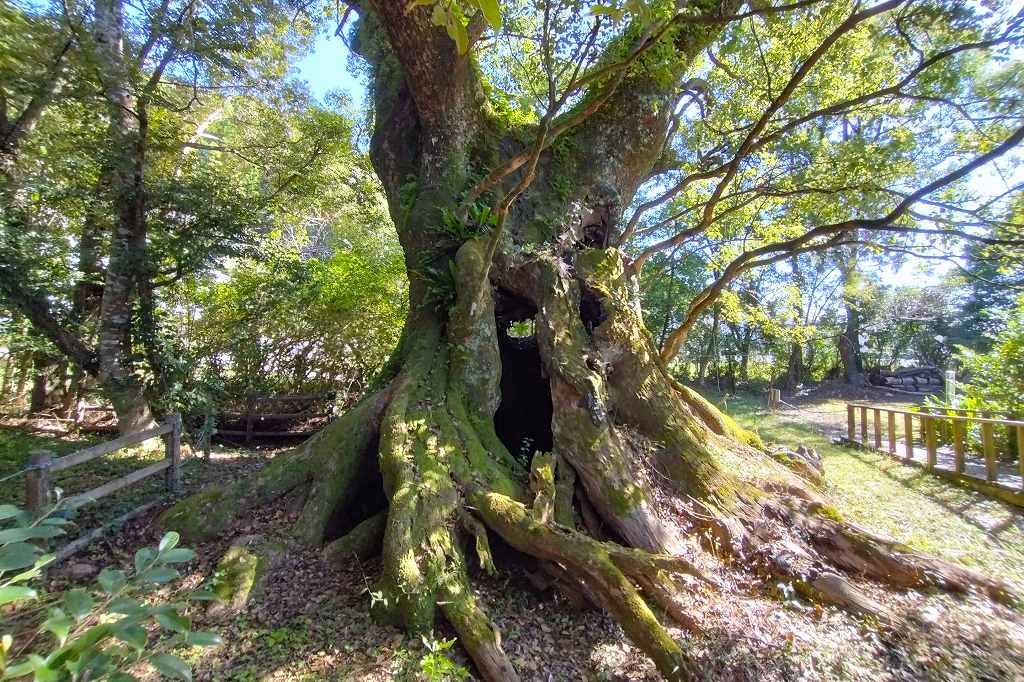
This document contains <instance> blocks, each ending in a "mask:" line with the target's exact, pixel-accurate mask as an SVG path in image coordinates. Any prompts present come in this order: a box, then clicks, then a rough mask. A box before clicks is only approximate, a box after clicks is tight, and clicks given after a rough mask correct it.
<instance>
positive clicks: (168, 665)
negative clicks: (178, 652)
mask: <svg viewBox="0 0 1024 682" xmlns="http://www.w3.org/2000/svg"><path fill="white" fill-rule="evenodd" d="M149 662H150V663H152V664H153V667H154V668H156V669H157V670H159V671H160V672H162V673H163V674H164V675H167V676H168V677H173V678H174V679H176V680H185V682H191V681H192V668H191V667H190V666H189V664H188V663H186V662H185V661H183V660H181V659H180V658H178V657H177V656H173V655H171V654H157V655H156V656H154V657H153V658H151V659H149Z"/></svg>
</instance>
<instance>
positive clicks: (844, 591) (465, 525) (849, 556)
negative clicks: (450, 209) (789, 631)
mask: <svg viewBox="0 0 1024 682" xmlns="http://www.w3.org/2000/svg"><path fill="white" fill-rule="evenodd" d="M484 252H485V250H484V248H483V245H482V244H480V243H477V242H472V241H471V242H467V243H466V244H465V245H463V247H462V248H461V249H460V251H459V253H458V255H457V258H456V264H455V265H456V267H455V273H456V296H457V298H456V303H455V305H454V306H453V307H452V309H451V310H450V311H449V312H448V315H447V317H446V318H444V319H443V320H442V319H440V316H437V315H430V314H421V315H418V316H416V315H414V316H413V317H411V318H410V320H409V321H408V323H407V328H406V333H405V335H404V338H403V343H402V345H401V350H400V354H399V356H398V358H397V360H398V362H397V363H396V364H397V365H398V366H399V369H398V371H397V373H396V374H395V375H394V376H393V377H392V378H391V379H390V380H389V381H388V382H387V385H386V386H385V387H384V388H382V389H380V390H378V391H377V392H375V393H373V394H371V395H370V396H368V397H367V398H365V399H364V400H363V401H361V402H360V403H359V404H358V405H357V406H356V408H355V409H354V410H352V411H350V412H349V413H348V414H346V415H345V416H343V417H342V418H340V419H339V420H337V421H336V422H334V423H333V424H332V425H330V426H329V427H328V428H327V429H325V431H324V432H322V433H321V434H319V435H318V436H317V437H316V438H314V439H313V440H311V441H310V442H309V443H308V444H307V445H306V446H304V447H303V448H301V449H299V450H297V451H296V452H294V453H293V454H292V455H291V456H287V457H282V458H280V459H279V460H277V461H275V463H274V464H273V465H271V467H268V469H267V470H265V472H264V473H263V474H262V475H261V476H260V478H259V479H258V481H257V482H256V484H255V485H253V486H249V487H245V488H244V489H243V488H238V487H236V489H232V490H231V491H230V495H231V500H230V502H231V503H232V505H233V506H232V510H233V511H234V512H236V513H239V512H243V511H244V510H245V509H246V508H248V507H251V506H252V505H254V504H257V503H259V502H261V501H266V500H269V499H272V498H274V497H276V496H280V495H282V494H284V493H287V492H289V491H292V490H304V491H305V493H306V502H305V506H304V509H303V511H302V513H301V515H300V518H299V521H298V523H297V535H298V536H299V537H300V538H301V539H303V540H305V541H307V542H311V543H314V544H318V545H319V544H324V545H325V546H324V552H325V555H326V556H327V557H328V558H329V559H332V560H341V559H342V558H343V557H346V556H348V555H352V554H356V555H360V556H366V555H369V554H371V553H374V552H375V551H376V550H379V551H380V554H381V557H382V567H381V576H380V579H379V581H378V583H377V585H376V588H375V589H374V590H373V591H372V594H373V603H372V608H373V609H374V610H375V611H376V612H377V614H378V615H379V616H381V617H382V618H386V619H390V620H391V621H393V622H396V623H399V624H401V625H402V626H404V627H405V628H407V629H408V630H410V631H412V632H417V633H427V632H429V631H430V630H431V629H432V628H433V626H434V624H435V621H436V618H437V615H438V613H437V612H438V611H440V612H441V613H442V614H443V615H444V617H445V618H446V619H447V620H448V621H449V622H450V623H451V624H452V626H453V627H454V628H455V630H456V631H457V633H458V635H459V639H460V641H461V643H462V645H463V646H464V647H465V648H466V650H467V651H468V652H469V654H470V656H471V657H472V658H473V660H474V662H475V663H476V665H477V668H478V670H479V672H480V674H481V676H482V677H483V678H485V679H487V680H516V679H518V678H517V676H516V672H515V670H514V668H513V666H512V664H511V662H510V661H509V658H508V656H507V655H506V654H505V652H504V650H503V648H502V642H501V635H500V633H499V632H498V630H497V628H496V627H495V626H494V624H493V623H492V622H491V621H490V619H489V618H488V616H487V614H486V613H485V611H484V609H483V607H482V606H481V604H480V602H479V600H478V599H477V598H476V597H475V596H474V594H473V591H472V589H471V587H470V581H469V576H468V570H467V566H466V564H467V562H466V559H465V556H466V553H467V552H469V553H470V554H475V555H476V557H477V562H478V563H479V565H480V567H481V568H482V569H484V570H486V571H494V570H495V567H494V562H493V559H492V556H491V551H490V541H489V538H488V534H489V533H496V534H497V536H498V537H500V538H501V540H502V541H504V543H506V544H507V545H509V546H511V547H513V548H514V549H516V550H518V551H520V552H522V553H524V554H527V555H529V556H531V557H534V558H535V559H536V560H537V561H538V569H539V571H538V575H540V574H544V575H546V576H547V577H548V579H547V580H545V581H544V582H546V583H547V584H553V585H554V586H556V587H558V589H560V590H562V591H563V592H564V593H566V594H567V595H569V596H570V598H571V599H573V600H574V601H576V602H578V603H580V604H584V603H588V602H589V603H592V604H595V605H597V606H600V607H602V608H604V609H605V610H606V611H608V613H610V614H611V615H612V616H613V617H614V618H615V619H616V620H617V621H618V622H619V624H620V625H621V626H622V628H623V630H624V631H625V632H626V634H627V635H628V636H629V637H630V639H631V640H632V641H633V642H634V643H635V644H636V645H637V646H638V647H639V648H640V649H641V650H643V651H644V652H645V653H646V654H647V655H648V656H649V657H650V658H651V660H652V661H653V662H654V663H655V664H656V665H657V667H658V669H659V671H660V672H661V673H662V675H664V676H665V677H666V678H667V679H690V678H692V677H694V676H695V673H696V670H695V665H696V664H695V662H694V661H693V660H692V659H691V655H690V654H689V653H688V650H687V648H686V647H685V646H681V645H680V643H679V642H676V641H675V640H674V639H673V638H672V636H671V635H670V632H669V630H668V629H667V627H666V626H665V625H664V624H663V623H662V621H661V620H660V619H659V615H658V614H659V613H660V614H662V615H664V617H665V618H666V620H668V621H672V622H674V623H675V624H676V625H678V626H681V627H682V628H683V629H684V630H687V631H690V632H694V633H696V632H699V631H700V624H699V623H698V622H697V621H696V620H695V619H694V618H693V617H692V616H691V614H689V613H688V611H687V606H686V600H685V599H683V597H684V596H686V594H687V592H690V591H693V590H700V591H702V592H710V591H714V590H719V589H723V588H722V587H721V585H720V584H719V581H718V580H717V579H716V578H715V577H714V576H712V575H706V574H704V573H702V572H701V571H700V570H699V569H698V568H696V567H695V566H694V564H693V563H691V562H690V561H688V560H687V559H686V558H685V557H684V556H683V554H684V552H683V549H684V548H685V547H692V546H694V545H695V544H699V543H691V542H688V541H687V540H686V538H685V536H686V535H687V534H689V535H692V536H694V537H695V538H697V539H698V540H699V541H700V542H702V543H704V546H705V548H706V549H708V550H710V551H711V552H712V553H714V554H716V555H718V556H719V557H722V558H723V559H724V561H725V562H726V563H728V564H730V565H731V566H732V567H734V568H736V569H737V570H743V571H749V572H757V573H762V574H767V575H769V576H771V577H773V578H779V579H781V580H784V581H787V582H790V583H791V584H793V585H794V586H795V587H796V588H797V589H798V591H799V592H800V593H801V594H803V595H805V596H807V597H810V598H813V599H817V600H820V601H823V602H826V603H831V604H836V605H838V606H841V607H843V608H845V609H847V610H849V611H851V612H853V613H855V614H858V615H866V616H874V617H877V618H878V619H879V620H880V621H882V622H885V623H887V624H890V625H898V622H897V619H895V618H893V617H892V615H891V614H889V613H887V612H886V611H885V609H884V608H883V607H882V606H880V605H879V604H878V603H876V602H875V601H874V600H872V599H870V598H869V597H867V596H866V595H864V594H863V593H862V592H861V591H860V590H858V589H857V588H856V586H855V585H854V584H853V583H852V582H851V581H850V580H849V579H848V578H847V575H851V576H858V577H866V578H870V579H874V580H877V581H879V582H882V583H885V584H889V585H893V586H898V587H935V588H939V589H945V590H949V591H954V592H966V591H970V590H975V589H977V590H980V591H982V592H984V593H986V594H988V595H989V596H991V597H992V598H994V599H998V600H1000V601H1012V600H1013V599H1014V598H1015V597H1014V595H1013V593H1012V591H1011V590H1010V588H1009V587H1007V586H1006V585H1004V584H1002V583H1000V582H998V581H994V580H991V579H988V578H986V577H984V576H981V575H978V574H976V573H973V572H971V571H968V570H966V569H963V568H959V567H955V566H952V565H950V564H947V563H945V562H942V561H939V560H936V559H931V558H928V557H923V556H921V555H918V554H916V553H914V552H911V551H910V550H908V549H907V548H905V547H901V546H899V545H896V544H895V543H891V542H888V541H886V540H884V539H881V538H877V537H875V536H872V535H870V534H868V533H866V532H864V531H862V530H860V529H857V528H855V527H854V526H852V525H849V524H847V523H845V522H843V521H842V520H841V519H840V518H839V517H838V513H837V512H835V511H834V510H832V509H831V508H829V507H827V505H825V504H824V501H823V499H822V498H821V495H820V494H819V493H817V492H816V491H815V490H813V489H812V488H810V487H808V486H807V485H806V484H805V482H804V481H802V479H800V478H799V477H798V476H796V475H795V474H793V473H792V472H790V471H788V470H786V469H785V468H783V467H782V466H780V465H778V464H777V463H775V462H774V461H772V460H771V458H770V457H767V456H766V455H765V453H764V452H763V446H761V444H760V441H759V440H758V439H757V437H756V436H755V435H753V434H751V433H749V432H746V431H744V430H743V429H741V428H740V427H738V426H737V425H736V424H735V423H734V422H732V420H731V419H729V418H728V417H727V416H725V415H722V414H721V413H720V412H718V410H716V409H715V408H714V406H712V405H711V404H710V403H707V402H706V401H704V400H703V399H702V398H700V396H697V395H696V394H694V393H692V392H690V391H688V390H687V389H685V388H682V387H679V386H678V385H677V384H675V382H674V381H673V380H672V379H671V377H670V376H669V375H668V374H667V372H666V371H665V370H664V368H663V367H662V365H661V364H660V361H659V360H658V355H657V353H656V352H655V350H654V349H653V347H652V346H651V343H650V340H649V338H648V337H647V335H646V333H645V332H644V330H643V327H642V323H641V322H640V320H639V319H638V318H637V317H636V313H635V312H634V309H633V307H632V306H631V305H630V302H629V301H628V298H627V293H626V292H628V287H626V286H625V284H624V282H623V281H622V278H623V268H622V262H621V256H620V254H619V253H618V252H617V251H615V250H614V249H609V250H605V251H600V250H587V251H581V252H577V253H576V258H575V263H574V275H573V276H570V275H568V274H567V273H566V268H564V267H563V266H562V264H560V263H559V262H558V261H557V260H556V259H554V258H550V257H547V256H543V257H537V258H533V259H531V260H527V261H525V262H522V263H502V264H501V266H502V267H501V268H499V269H498V271H499V272H505V273H508V276H507V278H499V281H498V282H497V284H498V285H499V286H500V287H501V288H502V290H503V291H508V292H511V293H512V294H513V295H515V296H517V297H520V298H521V299H522V300H525V301H528V302H529V304H530V305H531V306H532V309H534V310H536V320H535V328H536V344H537V348H538V349H539V357H540V361H542V362H543V367H542V368H541V370H540V373H541V375H542V376H545V377H547V380H548V382H549V385H550V391H551V403H552V408H553V413H552V418H551V421H552V423H551V435H552V439H551V442H552V445H553V448H552V449H553V453H537V454H534V456H533V457H532V460H531V462H530V467H529V468H528V467H527V466H526V464H525V463H524V462H521V461H519V460H517V459H516V458H515V457H513V456H512V454H511V453H510V452H509V450H508V449H507V448H506V446H505V444H504V443H503V442H502V440H501V439H500V438H499V437H498V435H497V433H496V432H495V427H494V415H495V413H496V411H497V409H498V405H499V402H500V400H501V398H502V396H501V393H500V389H499V384H500V372H499V371H497V370H498V368H499V367H500V366H501V363H500V354H499V346H498V330H497V329H496V322H495V303H494V298H493V296H492V295H491V292H490V290H489V289H485V290H484V292H483V293H481V292H480V288H479V286H477V285H478V283H479V281H480V273H481V272H482V271H483V266H484V262H483V254H484ZM582 291H585V293H586V297H587V305H586V306H582V305H581V295H582V294H581V292H582ZM595 310H597V314H596V317H592V318H591V319H587V315H591V316H594V315H595V312H594V311H595ZM581 311H584V312H585V313H586V314H584V315H581ZM638 440H644V442H645V443H646V444H647V447H646V448H645V449H644V448H638V446H637V442H638ZM641 450H643V452H641ZM376 481H381V482H382V485H383V492H384V497H385V498H386V508H385V509H374V510H370V511H369V512H368V514H367V516H366V518H361V519H350V521H352V523H350V524H348V525H347V526H346V528H345V531H344V532H341V533H334V534H332V533H331V532H330V529H331V524H332V519H336V518H337V513H336V512H337V511H338V509H339V507H341V508H344V507H346V506H350V501H351V500H352V499H353V496H356V495H358V493H359V491H360V490H361V489H365V488H366V486H367V485H378V484H377V483H376ZM220 501H221V502H223V500H220ZM335 530H337V529H335Z"/></svg>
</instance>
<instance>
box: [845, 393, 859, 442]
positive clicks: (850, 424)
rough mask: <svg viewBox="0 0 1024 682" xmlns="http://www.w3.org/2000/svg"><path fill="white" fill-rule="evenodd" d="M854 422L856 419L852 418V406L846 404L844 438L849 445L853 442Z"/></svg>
mask: <svg viewBox="0 0 1024 682" xmlns="http://www.w3.org/2000/svg"><path fill="white" fill-rule="evenodd" d="M856 421H857V418H856V417H855V416H854V411H853V405H850V404H849V403H847V405H846V437H847V439H848V440H849V441H850V442H851V443H853V442H854V441H853V437H854V435H855V434H856V428H855V424H856Z"/></svg>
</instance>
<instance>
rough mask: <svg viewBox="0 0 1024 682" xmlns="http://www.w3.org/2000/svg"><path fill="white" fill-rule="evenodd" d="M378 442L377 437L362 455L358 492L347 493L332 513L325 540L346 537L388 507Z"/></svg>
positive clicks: (357, 481)
mask: <svg viewBox="0 0 1024 682" xmlns="http://www.w3.org/2000/svg"><path fill="white" fill-rule="evenodd" d="M377 446H378V442H377V439H376V438H375V439H374V440H373V442H371V443H370V446H369V447H368V448H367V449H366V453H364V454H365V456H364V457H363V458H362V462H363V464H362V470H361V471H360V472H359V474H358V476H357V479H356V484H355V485H353V486H352V488H353V490H355V494H354V495H347V496H345V499H344V500H343V501H342V503H341V504H340V505H338V506H337V507H335V509H334V511H333V512H332V513H331V518H330V520H328V522H327V526H326V527H325V528H324V543H328V542H330V541H331V540H337V539H338V538H340V537H344V536H345V535H346V534H348V532H349V531H351V530H352V529H353V528H355V527H356V526H358V525H359V524H360V523H362V522H363V521H365V520H366V519H368V518H370V517H371V516H373V515H374V514H376V513H377V512H379V511H382V510H383V509H384V508H385V507H387V505H388V499H387V497H386V496H385V495H384V477H383V476H381V473H380V466H378V464H377Z"/></svg>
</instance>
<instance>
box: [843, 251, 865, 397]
mask: <svg viewBox="0 0 1024 682" xmlns="http://www.w3.org/2000/svg"><path fill="white" fill-rule="evenodd" d="M837 265H838V267H839V272H840V274H841V275H842V278H843V307H844V309H845V311H846V325H845V327H844V329H843V333H842V334H840V335H839V338H838V339H837V346H838V348H839V361H840V363H841V364H842V370H843V379H844V380H845V381H846V383H848V384H860V383H863V376H864V362H863V359H862V357H861V353H860V310H859V309H858V306H857V301H856V299H855V298H854V297H853V295H852V291H853V288H854V287H855V286H856V278H857V252H856V247H854V249H853V250H852V251H851V252H850V253H849V254H848V255H847V257H846V258H838V259H837Z"/></svg>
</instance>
